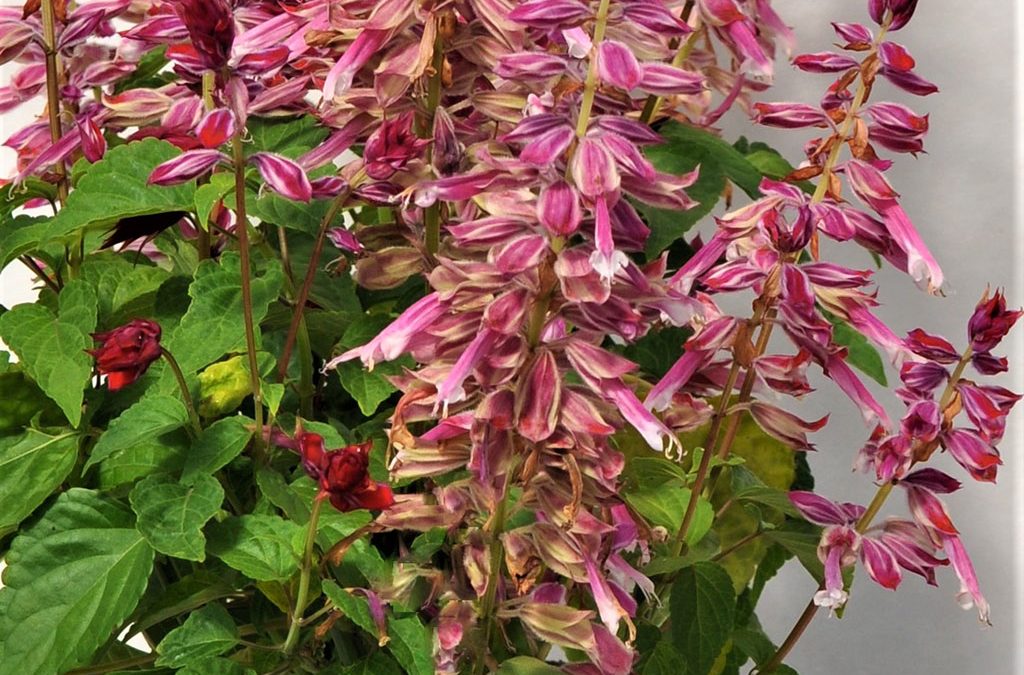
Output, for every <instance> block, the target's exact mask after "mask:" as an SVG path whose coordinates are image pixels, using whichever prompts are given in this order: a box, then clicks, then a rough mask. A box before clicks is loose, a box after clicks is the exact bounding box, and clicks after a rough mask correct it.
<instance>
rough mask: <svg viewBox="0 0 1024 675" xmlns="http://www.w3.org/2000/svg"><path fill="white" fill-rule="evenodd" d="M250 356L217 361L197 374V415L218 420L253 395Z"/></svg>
mask: <svg viewBox="0 0 1024 675" xmlns="http://www.w3.org/2000/svg"><path fill="white" fill-rule="evenodd" d="M248 361H249V357H248V355H245V354H241V355H239V356H235V357H233V358H230V359H227V360H226V361H218V362H217V363H214V364H213V365H211V366H209V367H208V368H206V369H205V370H204V371H203V372H201V373H199V414H200V415H202V416H203V417H220V416H221V415H224V414H226V413H229V412H231V411H233V410H234V409H235V408H237V407H238V406H239V405H241V404H242V401H244V400H245V397H246V396H249V395H250V394H251V393H252V379H251V376H250V374H249V363H248Z"/></svg>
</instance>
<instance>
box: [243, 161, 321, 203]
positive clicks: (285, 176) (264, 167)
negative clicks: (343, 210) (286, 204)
mask: <svg viewBox="0 0 1024 675" xmlns="http://www.w3.org/2000/svg"><path fill="white" fill-rule="evenodd" d="M249 159H250V161H252V163H253V164H255V165H256V168H257V169H259V172H260V175H261V176H263V180H265V181H267V185H268V186H270V188H271V189H272V190H274V191H275V192H277V193H280V194H281V195H284V196H285V197H288V198H289V199H294V200H296V201H300V202H308V201H309V200H310V199H312V197H313V187H312V186H311V185H310V184H309V178H307V177H306V172H305V171H303V170H302V167H301V166H299V165H298V164H297V163H296V162H295V161H294V160H291V159H288V158H287V157H282V156H281V155H276V154H274V153H270V152H257V153H255V154H253V155H252V156H251V157H250V158H249Z"/></svg>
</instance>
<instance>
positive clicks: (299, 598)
mask: <svg viewBox="0 0 1024 675" xmlns="http://www.w3.org/2000/svg"><path fill="white" fill-rule="evenodd" d="M326 497H327V495H326V494H325V493H320V494H318V495H317V496H316V498H315V499H314V500H313V510H312V511H311V512H310V514H309V529H308V530H307V531H306V547H305V549H304V550H303V553H302V567H301V568H300V570H299V592H298V594H297V595H296V596H295V609H294V610H292V617H291V623H290V624H289V626H288V636H287V637H286V638H285V640H284V646H283V647H282V648H281V649H282V651H284V653H285V654H291V653H292V652H293V651H295V646H296V645H297V644H298V642H299V629H300V628H302V613H303V612H304V611H305V610H306V603H307V601H308V596H309V577H310V573H311V572H312V570H313V546H314V545H315V544H316V528H317V524H318V523H319V522H320V511H321V509H323V505H324V501H326Z"/></svg>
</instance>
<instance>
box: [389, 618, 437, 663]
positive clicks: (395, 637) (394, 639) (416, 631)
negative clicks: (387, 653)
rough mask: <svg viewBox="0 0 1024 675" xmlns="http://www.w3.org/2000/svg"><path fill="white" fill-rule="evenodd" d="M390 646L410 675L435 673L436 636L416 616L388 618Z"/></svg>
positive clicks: (397, 659)
mask: <svg viewBox="0 0 1024 675" xmlns="http://www.w3.org/2000/svg"><path fill="white" fill-rule="evenodd" d="M388 636H389V637H390V638H391V641H390V642H388V647H390V648H391V653H392V654H393V655H394V657H395V660H396V661H398V663H399V665H401V666H402V668H403V669H405V672H406V673H408V674H409V675H433V673H434V656H433V651H434V636H433V635H432V634H431V631H430V629H429V628H427V627H426V626H424V625H423V624H422V623H421V622H420V620H419V619H417V618H416V617H415V616H407V617H402V618H395V617H389V618H388Z"/></svg>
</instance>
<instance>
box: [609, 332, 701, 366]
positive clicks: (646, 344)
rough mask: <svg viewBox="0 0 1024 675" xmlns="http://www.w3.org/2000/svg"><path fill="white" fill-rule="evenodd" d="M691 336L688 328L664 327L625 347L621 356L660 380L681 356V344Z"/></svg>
mask: <svg viewBox="0 0 1024 675" xmlns="http://www.w3.org/2000/svg"><path fill="white" fill-rule="evenodd" d="M691 335H693V331H692V330H689V329H688V328H677V327H675V326H666V327H664V328H662V329H660V330H653V331H651V332H649V333H648V334H647V335H645V336H644V337H642V338H640V339H639V340H637V341H636V342H634V343H632V344H630V345H627V346H626V348H625V349H623V350H622V355H623V356H625V357H626V358H627V359H629V360H630V361H634V362H635V363H636V364H637V365H639V366H640V368H642V369H643V371H644V372H645V373H647V374H648V375H650V376H651V377H654V378H658V379H660V378H662V377H663V376H664V375H665V373H667V372H668V369H669V368H671V367H672V365H673V364H675V362H676V360H677V359H678V358H679V357H680V356H681V354H682V350H683V344H684V343H685V342H686V341H687V340H688V339H689V338H690V336H691Z"/></svg>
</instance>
